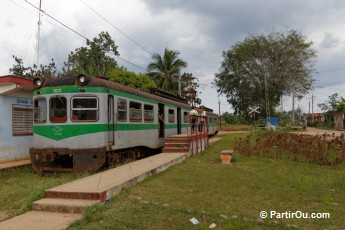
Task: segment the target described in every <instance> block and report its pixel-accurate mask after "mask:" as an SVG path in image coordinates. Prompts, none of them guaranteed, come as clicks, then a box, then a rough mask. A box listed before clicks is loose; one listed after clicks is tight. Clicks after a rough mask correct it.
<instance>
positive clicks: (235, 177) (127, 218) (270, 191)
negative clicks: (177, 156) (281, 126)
mask: <svg viewBox="0 0 345 230" xmlns="http://www.w3.org/2000/svg"><path fill="white" fill-rule="evenodd" d="M237 136H238V135H237ZM233 138H234V135H227V136H224V137H223V139H222V140H220V141H219V142H216V143H214V144H213V145H212V146H211V147H210V148H208V149H207V150H206V151H204V152H202V153H200V154H198V155H195V156H193V157H191V158H188V159H187V160H186V161H184V162H183V163H181V164H179V165H176V166H174V167H172V168H169V169H168V170H166V171H164V172H162V173H159V174H157V175H155V176H153V177H151V178H148V179H146V180H145V181H143V182H142V183H140V184H138V185H136V186H134V187H132V188H129V189H127V190H125V191H123V192H122V193H121V194H120V195H119V196H116V197H114V198H113V199H112V200H111V201H110V202H109V203H107V204H106V205H104V206H93V207H90V208H89V209H88V210H87V211H86V212H85V217H84V219H82V220H80V221H77V222H76V223H75V224H73V225H72V226H70V228H69V229H208V227H209V225H211V224H212V223H215V224H216V225H217V227H216V229H326V228H327V229H339V228H342V227H344V226H345V218H344V216H345V209H344V207H343V203H344V201H345V196H344V194H343V193H344V190H345V166H344V165H338V166H319V165H315V164H308V163H298V162H293V161H287V160H272V159H267V158H259V157H245V156H241V155H239V154H235V155H234V158H235V159H234V160H235V161H234V162H233V163H232V164H231V165H222V164H221V163H220V159H219V153H220V151H221V150H223V149H229V148H232V140H233ZM261 211H267V212H268V213H270V211H275V212H277V213H284V212H287V213H293V212H296V211H300V212H301V213H302V212H303V213H317V212H320V213H329V214H330V218H329V219H304V218H280V219H279V218H266V219H261V218H260V215H259V214H260V212H261ZM300 212H298V213H300ZM192 217H194V218H196V219H197V220H198V221H199V222H200V223H199V224H198V225H193V224H192V223H191V222H190V221H189V219H191V218H192Z"/></svg>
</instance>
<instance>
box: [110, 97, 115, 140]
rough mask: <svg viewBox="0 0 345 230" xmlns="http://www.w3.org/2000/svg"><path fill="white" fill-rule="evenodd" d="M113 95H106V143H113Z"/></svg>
mask: <svg viewBox="0 0 345 230" xmlns="http://www.w3.org/2000/svg"><path fill="white" fill-rule="evenodd" d="M114 120H115V119H114V96H112V95H109V96H108V145H114V144H115V143H114V131H115V125H114Z"/></svg>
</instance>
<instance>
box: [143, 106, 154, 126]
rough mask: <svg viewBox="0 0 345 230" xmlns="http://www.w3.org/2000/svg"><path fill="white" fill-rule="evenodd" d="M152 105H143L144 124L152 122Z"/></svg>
mask: <svg viewBox="0 0 345 230" xmlns="http://www.w3.org/2000/svg"><path fill="white" fill-rule="evenodd" d="M153 114H154V113H153V105H144V121H145V122H146V123H152V122H153Z"/></svg>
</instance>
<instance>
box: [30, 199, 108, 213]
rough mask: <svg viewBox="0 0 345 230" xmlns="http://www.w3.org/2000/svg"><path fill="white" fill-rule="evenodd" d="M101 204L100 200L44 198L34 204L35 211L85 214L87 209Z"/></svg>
mask: <svg viewBox="0 0 345 230" xmlns="http://www.w3.org/2000/svg"><path fill="white" fill-rule="evenodd" d="M97 203H99V204H101V201H100V200H82V199H63V198H44V199H41V200H37V201H35V202H34V203H33V204H32V210H33V211H44V212H63V213H83V211H84V210H85V208H87V207H88V206H91V205H94V204H97Z"/></svg>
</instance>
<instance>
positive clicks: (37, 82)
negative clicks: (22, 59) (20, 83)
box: [32, 77, 44, 88]
mask: <svg viewBox="0 0 345 230" xmlns="http://www.w3.org/2000/svg"><path fill="white" fill-rule="evenodd" d="M32 83H33V84H34V86H36V87H37V88H41V87H42V86H43V83H44V79H43V78H41V77H35V78H34V80H33V81H32Z"/></svg>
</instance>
